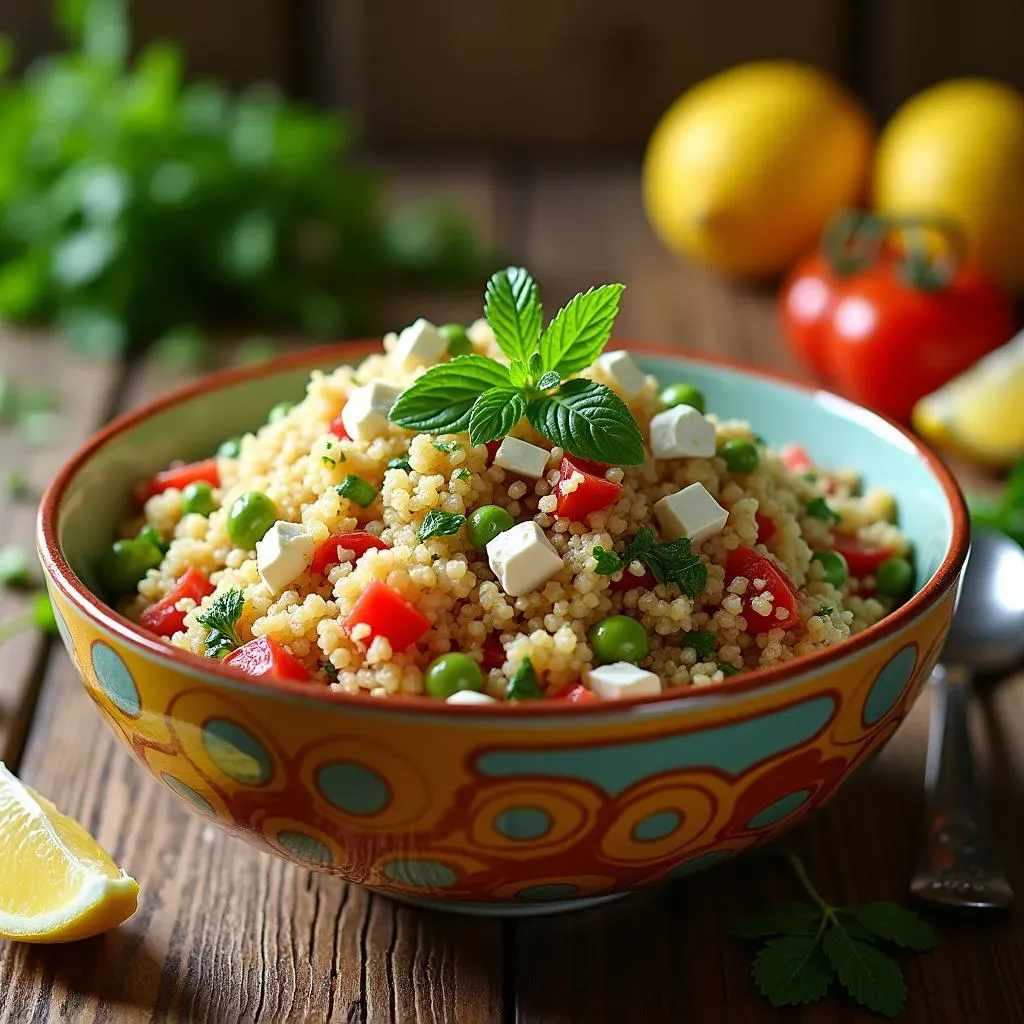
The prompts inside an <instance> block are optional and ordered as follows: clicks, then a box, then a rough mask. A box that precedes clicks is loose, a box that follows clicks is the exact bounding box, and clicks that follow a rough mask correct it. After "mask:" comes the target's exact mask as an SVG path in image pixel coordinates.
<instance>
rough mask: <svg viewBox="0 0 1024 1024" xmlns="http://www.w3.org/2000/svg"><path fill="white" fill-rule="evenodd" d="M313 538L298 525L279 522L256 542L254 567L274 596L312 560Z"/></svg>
mask: <svg viewBox="0 0 1024 1024" xmlns="http://www.w3.org/2000/svg"><path fill="white" fill-rule="evenodd" d="M314 547H315V545H314V543H313V538H312V537H311V536H310V535H309V534H308V533H306V531H305V530H304V529H303V528H302V527H301V526H300V525H299V524H298V523H285V522H281V521H278V522H276V523H274V525H273V526H272V527H271V528H270V529H269V530H267V532H266V533H265V534H264V535H263V539H262V540H259V541H257V542H256V568H257V569H258V570H259V574H260V576H261V577H262V579H263V582H264V583H265V584H266V585H267V589H269V591H270V592H271V594H273V595H274V597H277V595H278V594H280V593H281V592H282V591H284V589H285V588H286V587H287V586H288V584H289V583H291V582H292V581H293V580H296V579H298V578H299V577H300V576H301V575H302V574H303V573H304V572H305V571H306V570H307V569H308V568H309V563H310V562H312V561H313V548H314Z"/></svg>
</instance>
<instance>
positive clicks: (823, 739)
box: [51, 587, 955, 910]
mask: <svg viewBox="0 0 1024 1024" xmlns="http://www.w3.org/2000/svg"><path fill="white" fill-rule="evenodd" d="M954 590H955V588H950V590H949V591H948V592H947V593H946V594H945V595H944V596H943V597H942V598H941V600H939V601H937V602H936V603H935V604H934V605H933V606H932V607H931V608H930V609H928V611H927V613H926V614H924V615H922V616H920V617H919V618H918V619H916V620H915V621H913V622H911V623H910V624H909V625H908V626H907V627H906V628H904V629H903V630H901V631H899V632H898V633H895V634H894V635H891V636H889V637H887V638H886V639H885V640H884V641H882V642H879V643H877V644H875V645H873V646H871V647H868V648H866V649H863V650H860V651H856V652H855V653H854V654H853V655H852V656H851V657H848V658H846V659H844V660H842V661H837V662H835V663H833V664H831V665H828V666H826V667H825V668H824V670H822V671H818V672H816V673H813V674H812V673H807V674H803V675H798V676H797V677H795V678H792V679H789V680H786V681H784V682H782V683H780V684H776V685H772V686H769V687H767V688H763V687H762V688H751V689H747V690H746V691H744V692H739V693H736V694H732V695H729V696H723V695H715V696H710V695H709V696H708V697H701V696H694V697H691V698H689V699H687V700H683V701H677V702H668V703H664V704H660V705H659V704H650V705H647V706H646V707H645V708H643V709H642V710H643V711H644V712H645V713H643V714H636V713H633V714H617V713H615V712H614V710H613V711H611V712H610V713H608V714H602V715H587V714H583V715H576V716H572V715H568V716H564V717H561V718H558V719H556V720H552V719H549V718H534V717H529V716H520V717H519V720H518V721H513V719H515V718H516V717H517V716H515V715H514V714H513V715H508V714H506V715H503V716H500V717H495V716H493V715H476V716H474V715H464V714H458V715H452V716H450V717H445V716H440V717H438V716H436V715H433V714H432V715H430V716H428V717H424V716H422V715H416V714H415V713H409V712H408V711H405V710H402V711H398V710H394V709H391V708H386V707H381V708H380V709H379V710H376V709H374V708H373V707H368V706H366V705H365V704H363V705H359V706H353V705H351V704H347V703H345V702H341V701H339V702H337V703H325V702H324V701H323V700H318V699H314V698H312V697H310V698H303V697H301V696H295V695H293V694H282V693H281V692H279V691H278V690H276V689H273V688H270V687H264V686H254V685H251V684H246V683H245V682H243V681H241V680H240V681H239V682H238V684H237V685H233V684H225V683H224V682H223V681H222V680H219V679H218V680H211V679H208V678H203V676H202V675H201V673H200V671H196V672H192V671H189V670H183V669H182V668H180V667H179V666H176V665H171V664H168V663H161V662H160V661H159V660H157V659H155V658H153V657H152V656H150V655H148V654H143V653H141V652H140V651H139V649H138V648H137V647H135V646H133V645H131V644H128V643H126V642H125V641H124V640H123V639H121V638H119V637H118V636H117V635H115V634H114V633H112V632H109V631H107V630H106V629H103V628H101V627H100V626H99V625H98V624H97V623H96V622H94V621H93V620H92V619H91V618H90V617H88V616H87V615H85V614H84V613H83V612H82V611H81V610H80V609H78V608H77V606H76V605H74V604H72V603H71V602H69V601H67V600H66V599H65V598H64V596H63V595H61V594H59V593H58V592H57V591H56V588H54V587H51V591H52V595H53V598H54V601H55V603H56V607H57V611H58V616H59V617H58V624H59V626H60V631H61V636H62V637H63V639H64V643H65V644H66V646H67V648H68V650H69V652H70V653H71V656H72V658H73V659H74V662H75V665H76V666H77V668H78V671H79V673H80V674H81V677H82V680H83V681H84V683H85V686H86V688H87V690H88V692H89V694H90V696H91V697H92V698H93V700H94V701H95V702H96V705H97V706H98V707H99V709H100V712H101V713H102V715H103V717H104V718H105V719H106V721H107V723H108V724H109V725H110V727H111V728H112V729H113V730H114V732H115V734H116V735H117V736H118V737H119V738H120V739H121V741H122V742H123V743H124V744H125V745H126V746H127V747H128V748H129V749H130V750H131V752H132V753H133V754H134V755H135V757H136V758H137V759H138V760H139V761H140V762H141V763H142V764H143V765H144V766H145V767H146V768H147V769H148V770H149V772H150V773H151V774H152V775H153V776H154V777H155V778H157V779H159V780H160V782H161V783H162V784H163V785H165V786H166V787H167V788H168V789H170V790H171V791H172V792H173V793H174V794H175V795H176V796H177V797H178V798H179V799H181V800H182V801H184V802H185V803H186V804H187V806H188V807H189V808H190V809H191V810H192V811H194V812H195V813H197V814H199V815H201V816H203V817H205V818H208V819H209V820H210V821H214V822H216V823H217V824H218V825H221V826H222V827H224V828H226V829H228V830H230V831H232V832H234V833H236V834H239V835H242V836H244V837H245V838H247V839H248V840H250V841H251V842H252V843H254V844H256V845H257V846H259V847H260V848H262V849H264V850H268V851H270V852H272V853H275V854H277V855H279V856H282V857H285V858H287V859H289V860H292V861H296V862H298V863H300V864H303V865H305V866H307V867H312V868H315V869H317V870H319V871H326V872H330V873H333V874H338V875H342V876H343V877H345V878H347V879H349V880H350V881H353V882H358V883H360V884H363V885H368V886H371V887H373V888H376V889H381V890H385V891H387V892H390V893H392V894H398V895H404V896H407V897H409V896H418V897H424V896H427V897H439V898H443V899H444V900H445V901H472V902H473V904H479V903H487V904H496V905H497V906H495V907H494V909H496V910H499V909H500V906H501V905H508V904H513V905H515V904H517V903H519V904H522V903H531V902H534V903H535V902H537V901H563V900H575V899H579V898H581V897H594V896H601V895H607V894H611V893H615V892H623V891H627V890H631V889H635V888H637V887H640V886H645V885H650V884H653V883H656V882H659V881H662V880H664V879H668V878H674V877H678V876H680V875H682V874H688V873H690V872H692V871H695V870H698V869H700V868H703V867H707V866H709V865H712V864H715V863H717V862H719V861H721V860H724V859H726V858H728V857H731V856H735V855H736V854H738V853H741V852H742V851H744V850H748V849H750V848H752V847H755V846H759V845H761V844H763V843H766V842H769V841H771V840H773V839H775V838H776V837H777V836H778V835H779V834H780V833H782V832H783V831H785V830H786V829H787V828H789V827H790V826H791V825H793V824H795V823H796V822H797V821H799V820H800V819H802V818H804V817H805V816H806V815H808V814H809V813H811V812H812V811H814V810H815V809H816V808H818V807H820V806H822V805H823V804H824V803H825V802H826V801H827V800H829V799H831V797H832V796H833V795H834V794H835V793H836V791H837V790H838V789H839V787H840V786H841V785H842V783H843V782H844V781H845V780H846V779H847V778H848V777H849V776H850V775H851V774H852V773H853V772H854V771H855V770H856V768H857V767H858V766H859V765H860V764H861V763H862V762H863V761H864V760H865V759H866V758H867V757H868V756H869V755H870V754H871V753H872V752H873V751H875V750H876V749H877V748H878V747H879V746H880V745H881V744H882V743H884V742H885V741H886V740H887V739H888V738H889V737H890V736H891V735H892V734H893V732H894V731H895V730H896V728H897V727H898V726H899V724H900V722H901V721H902V720H903V718H904V717H905V716H906V714H907V712H908V711H909V709H910V707H911V705H912V704H913V702H914V699H915V698H916V696H917V694H918V693H919V691H920V688H921V685H922V683H923V682H924V681H925V680H926V679H927V677H928V674H929V673H930V671H931V669H932V666H933V665H934V663H935V660H936V658H937V655H938V651H939V648H940V646H941V644H942V641H943V639H944V637H945V634H946V631H947V629H948V627H949V621H950V618H951V615H952V611H953V601H954ZM460 710H461V709H460ZM466 909H469V908H468V907H467V908H466Z"/></svg>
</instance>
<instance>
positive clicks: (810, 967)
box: [753, 935, 832, 1006]
mask: <svg viewBox="0 0 1024 1024" xmlns="http://www.w3.org/2000/svg"><path fill="white" fill-rule="evenodd" d="M753 974H754V981H755V983H756V984H757V987H758V988H759V989H760V990H761V993H762V994H763V995H764V996H766V997H767V999H768V1001H769V1002H770V1003H771V1004H772V1006H798V1005H800V1004H801V1003H814V1002H817V1001H818V1000H819V999H821V998H823V997H824V996H825V994H826V992H828V987H829V985H830V984H831V983H832V967H831V965H830V964H829V961H828V958H827V957H826V955H825V953H824V951H823V950H822V948H821V944H820V943H819V942H818V939H817V936H815V935H785V936H783V937H781V938H777V939H772V940H771V941H770V942H768V943H767V944H766V945H765V946H764V948H763V949H762V950H761V952H760V953H758V954H757V957H756V958H755V960H754V970H753Z"/></svg>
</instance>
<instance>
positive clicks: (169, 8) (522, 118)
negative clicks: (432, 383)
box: [0, 0, 1024, 153]
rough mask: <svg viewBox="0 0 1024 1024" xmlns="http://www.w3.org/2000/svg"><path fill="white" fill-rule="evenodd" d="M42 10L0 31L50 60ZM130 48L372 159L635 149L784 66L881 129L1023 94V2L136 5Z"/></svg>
mask: <svg viewBox="0 0 1024 1024" xmlns="http://www.w3.org/2000/svg"><path fill="white" fill-rule="evenodd" d="M48 7H49V0H0V32H4V33H6V34H8V35H10V36H12V37H13V38H14V39H15V41H16V43H17V44H18V47H19V50H20V51H21V52H22V53H24V54H26V55H31V54H35V53H39V52H41V51H43V50H45V49H47V48H48V47H51V46H52V45H53V43H54V36H53V33H52V31H51V29H50V27H49V14H48ZM133 17H134V21H135V28H136V35H137V38H138V39H139V40H140V41H145V40H149V39H152V38H155V37H158V36H170V37H173V38H175V39H177V40H179V41H180V42H181V44H182V46H183V47H184V48H185V51H186V53H187V55H188V59H189V66H190V69H191V70H192V71H193V72H194V73H196V74H211V73H213V74H218V75H221V76H223V77H225V78H226V79H228V80H229V81H230V82H232V83H234V84H238V85H241V84H244V83H247V82H250V81H253V80H256V79H261V78H272V79H275V80H276V81H278V82H280V83H281V84H282V85H283V86H284V87H285V88H286V89H287V90H288V91H289V92H292V93H293V94H296V95H300V96H304V97H306V98H310V99H314V100H317V101H321V102H327V103H335V104H344V105H346V106H348V107H351V108H352V109H354V110H355V111H356V112H357V114H358V115H359V117H360V120H361V123H362V126H363V134H364V137H365V138H366V139H368V140H369V141H370V142H371V143H372V144H375V145H376V146H377V147H378V148H393V147H406V146H419V145H421V144H423V143H428V144H430V145H431V146H432V147H435V148H437V147H441V148H444V147H449V148H450V147H454V148H459V149H465V148H469V147H472V148H480V147H485V148H490V149H503V150H506V151H508V150H512V151H520V152H523V153H530V152H538V151H543V152H550V151H552V150H562V151H565V150H570V151H571V150H581V149H584V150H594V149H609V148H616V149H621V148H635V147H638V146H640V145H642V143H643V141H644V139H645V138H646V136H647V134H648V133H649V131H650V129H651V127H652V125H653V123H654V121H655V120H656V118H657V116H658V114H659V113H660V112H661V111H662V110H664V108H665V107H666V106H667V105H668V103H670V102H671V100H672V99H673V98H674V97H675V96H677V95H678V94H679V93H680V92H682V90H683V89H685V88H686V87H687V86H688V85H691V84H692V83H693V82H695V81H697V80H698V79H700V78H702V77H704V76H705V75H708V74H710V73H712V72H714V71H717V70H719V69H721V68H724V67H727V66H729V65H730V64H734V63H736V62H739V61H744V60H751V59H756V58H764V57H792V58H798V59H801V60H806V61H810V62H812V63H815V64H818V65H820V66H821V67H824V68H827V69H828V70H830V71H832V72H833V73H835V74H837V75H839V76H840V77H841V78H843V79H844V80H845V81H846V82H847V83H848V84H849V85H850V86H851V87H852V88H853V89H854V90H855V91H856V92H858V93H859V94H860V95H861V96H862V97H863V98H864V100H865V101H866V102H867V103H868V104H869V106H870V107H871V108H872V110H873V111H874V112H875V114H876V115H877V116H878V117H884V116H886V115H887V114H888V113H890V112H891V111H892V109H893V108H894V107H895V106H896V105H897V104H898V103H899V102H900V101H901V100H902V99H904V98H906V97H907V96H908V95H910V94H912V93H913V92H915V91H916V90H918V89H920V88H922V87H923V86H926V85H928V84H930V83H932V82H935V81H938V80H940V79H943V78H947V77H952V76H955V75H964V74H982V75H991V76H995V77H999V78H1002V79H1004V80H1007V81H1009V82H1011V83H1013V84H1015V85H1017V86H1018V87H1022V88H1024V57H1022V56H1021V44H1022V43H1024V0H772V2H768V3H766V2H764V0H433V2H428V0H173V2H171V0H134V7H133Z"/></svg>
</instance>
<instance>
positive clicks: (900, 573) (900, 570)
mask: <svg viewBox="0 0 1024 1024" xmlns="http://www.w3.org/2000/svg"><path fill="white" fill-rule="evenodd" d="M913 582H914V567H913V566H912V565H911V564H910V563H909V562H908V561H907V560H906V559H905V558H900V557H899V556H898V555H893V556H892V557H891V558H887V559H886V560H885V561H884V562H882V564H881V565H879V567H878V568H877V569H876V570H875V586H876V587H877V588H878V589H879V590H880V591H881V592H882V593H883V594H888V595H889V596H890V597H899V596H900V595H901V594H905V593H906V592H907V591H908V590H909V589H910V586H911V584H912V583H913Z"/></svg>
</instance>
